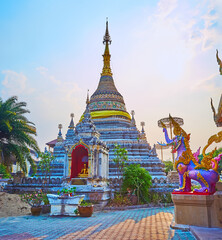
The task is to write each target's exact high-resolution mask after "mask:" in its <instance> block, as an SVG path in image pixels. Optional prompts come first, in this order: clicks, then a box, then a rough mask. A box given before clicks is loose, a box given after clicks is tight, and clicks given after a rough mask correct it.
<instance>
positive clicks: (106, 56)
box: [101, 18, 113, 76]
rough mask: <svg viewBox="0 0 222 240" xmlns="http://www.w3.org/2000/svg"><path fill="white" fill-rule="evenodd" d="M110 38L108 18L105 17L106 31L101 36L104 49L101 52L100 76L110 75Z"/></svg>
mask: <svg viewBox="0 0 222 240" xmlns="http://www.w3.org/2000/svg"><path fill="white" fill-rule="evenodd" d="M111 42H112V40H111V37H110V35H109V29H108V18H107V19H106V31H105V35H104V37H103V44H105V51H104V54H103V62H104V64H103V71H102V73H101V75H102V76H107V75H108V76H112V75H113V74H112V71H111V68H110V58H111V55H110V54H109V45H110V44H111Z"/></svg>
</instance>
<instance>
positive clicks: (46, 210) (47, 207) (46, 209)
mask: <svg viewBox="0 0 222 240" xmlns="http://www.w3.org/2000/svg"><path fill="white" fill-rule="evenodd" d="M50 212H51V205H50V204H47V205H42V213H43V214H46V213H50Z"/></svg>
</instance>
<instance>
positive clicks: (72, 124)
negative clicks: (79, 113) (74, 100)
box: [69, 113, 75, 129]
mask: <svg viewBox="0 0 222 240" xmlns="http://www.w3.org/2000/svg"><path fill="white" fill-rule="evenodd" d="M70 117H71V121H70V124H69V129H74V127H75V126H74V121H73V118H74V113H71V114H70Z"/></svg>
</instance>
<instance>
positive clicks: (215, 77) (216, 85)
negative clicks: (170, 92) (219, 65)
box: [191, 73, 222, 93]
mask: <svg viewBox="0 0 222 240" xmlns="http://www.w3.org/2000/svg"><path fill="white" fill-rule="evenodd" d="M191 90H194V91H199V90H204V91H207V92H213V93H215V92H218V93H221V91H222V79H221V76H220V75H219V73H216V74H212V75H210V76H209V77H207V78H205V79H203V80H202V81H199V82H197V83H196V84H195V85H193V86H191Z"/></svg>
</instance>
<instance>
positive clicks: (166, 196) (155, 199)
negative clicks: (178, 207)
mask: <svg viewBox="0 0 222 240" xmlns="http://www.w3.org/2000/svg"><path fill="white" fill-rule="evenodd" d="M150 200H151V202H152V203H154V204H160V203H172V198H171V193H157V192H151V193H150Z"/></svg>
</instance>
